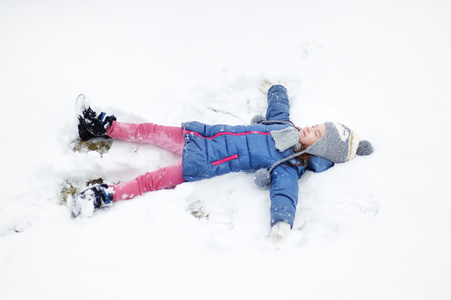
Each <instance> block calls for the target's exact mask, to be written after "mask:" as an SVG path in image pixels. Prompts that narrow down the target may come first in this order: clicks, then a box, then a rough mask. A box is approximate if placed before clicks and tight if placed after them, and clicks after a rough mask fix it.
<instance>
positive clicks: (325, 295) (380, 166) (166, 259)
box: [0, 0, 451, 299]
mask: <svg viewBox="0 0 451 300" xmlns="http://www.w3.org/2000/svg"><path fill="white" fill-rule="evenodd" d="M450 15H451V2H449V1H445V0H432V1H424V0H423V1H420V0H413V1H403V0H400V1H385V0H383V1H372V0H369V1H357V0H337V1H326V0H319V1H287V0H281V1H242V0H241V1H235V0H228V1H205V0H204V1H201V0H193V1H180V0H179V1H144V0H128V1H106V0H97V1H71V0H68V1H56V0H46V1H27V0H23V1H13V0H3V1H1V3H0V40H1V47H0V66H1V67H0V82H1V88H0V99H1V103H2V109H1V113H2V118H1V120H0V130H1V137H2V144H1V147H0V149H1V155H0V163H1V171H0V176H1V177H0V191H1V193H0V299H124V298H127V299H153V298H156V299H276V298H287V299H288V297H289V299H450V297H451V285H450V284H449V278H451V258H450V253H451V237H450V234H449V232H450V231H451V201H450V200H451V195H450V191H449V188H448V185H449V184H448V181H449V171H448V170H449V167H450V162H449V159H448V156H449V149H450V147H451V137H450V134H449V133H448V130H447V128H448V127H447V120H448V119H449V113H450V111H449V104H447V101H449V99H450V98H451V89H450V82H451V68H450V67H451V60H450V53H451V39H450V32H451V22H450V21H449V16H450ZM266 78H269V79H273V80H278V79H282V80H285V81H286V82H287V87H288V92H289V95H290V99H291V100H292V107H291V109H292V110H291V112H292V113H291V115H292V120H293V121H294V122H295V123H296V124H298V125H299V126H304V125H309V124H316V123H322V122H324V121H338V122H343V123H344V124H346V125H348V126H349V127H351V128H353V129H354V130H356V131H357V132H358V133H359V135H360V137H361V138H362V139H368V140H370V141H371V142H372V143H373V146H374V149H375V152H374V154H373V155H371V156H368V157H357V158H355V159H354V160H353V161H351V162H349V163H346V164H340V165H336V166H335V167H334V168H332V169H331V170H328V171H327V172H324V173H321V174H311V173H309V174H306V175H305V176H304V177H303V178H302V179H301V180H300V182H299V185H300V203H299V205H298V211H297V215H296V221H295V226H294V227H295V230H293V231H292V233H291V234H290V236H289V237H288V239H287V240H286V241H285V243H280V244H276V245H274V244H273V243H272V242H271V240H270V238H269V234H270V226H269V196H268V191H265V190H259V189H258V188H257V187H255V186H254V184H253V180H252V175H250V174H229V175H226V176H222V177H218V178H213V179H210V180H204V181H200V182H196V183H185V184H183V185H181V186H179V187H177V188H176V189H173V190H163V191H159V192H154V193H149V194H146V195H145V196H142V197H138V198H135V199H133V200H131V201H124V202H120V203H116V204H115V205H114V206H113V207H112V208H110V209H105V210H101V211H99V212H97V213H95V215H94V216H93V217H91V218H86V219H77V220H74V219H73V218H72V217H71V215H70V212H69V210H68V208H67V207H66V206H64V205H59V199H58V193H59V190H60V189H61V187H62V185H63V184H64V182H65V180H67V179H68V180H72V181H78V182H82V181H84V180H87V179H93V178H97V177H103V178H105V179H107V180H109V181H112V182H119V181H124V180H129V179H132V178H134V177H135V176H137V175H139V174H142V173H144V172H147V171H151V170H154V169H156V168H159V167H162V166H164V165H167V164H171V163H173V162H175V161H176V159H177V157H175V156H174V155H173V154H170V153H167V152H165V151H163V150H160V149H157V148H155V147H153V146H149V145H138V144H128V143H123V142H114V144H113V147H112V149H111V150H110V151H109V152H108V153H106V154H104V155H103V157H101V156H100V155H99V154H98V153H95V152H90V153H74V152H72V151H71V149H70V143H71V141H73V140H74V139H75V137H76V134H77V131H76V125H77V121H76V118H75V114H74V109H75V108H74V103H75V99H76V97H77V95H79V94H80V93H84V94H87V95H88V96H90V98H91V101H92V106H93V108H94V109H95V110H97V111H106V112H107V113H114V114H115V115H116V116H117V117H118V119H119V120H121V121H129V122H146V121H149V122H154V123H161V124H165V125H173V126H178V125H179V124H180V123H181V122H182V121H188V120H198V121H202V122H206V123H228V124H247V123H249V121H250V119H251V118H252V117H253V116H254V115H255V114H259V113H264V112H265V109H266V100H265V98H264V96H263V95H262V94H261V93H260V91H259V89H258V85H259V83H260V82H261V80H263V79H266ZM193 209H195V210H196V209H197V210H201V212H202V213H204V214H205V215H208V218H207V217H204V218H201V219H197V218H195V217H194V216H193V215H192V214H191V211H190V210H193Z"/></svg>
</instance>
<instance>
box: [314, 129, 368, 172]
mask: <svg viewBox="0 0 451 300" xmlns="http://www.w3.org/2000/svg"><path fill="white" fill-rule="evenodd" d="M326 127H327V130H326V134H324V136H323V137H321V138H320V139H319V140H318V141H317V142H315V143H314V144H313V145H311V146H310V147H308V148H307V151H306V152H307V153H309V154H311V155H314V156H318V157H321V158H324V159H327V160H329V161H331V162H334V163H342V162H346V161H349V160H351V159H353V158H354V157H355V155H356V154H358V155H369V154H371V153H373V147H372V145H371V143H370V142H368V141H360V139H359V136H358V135H357V133H356V132H354V131H352V130H351V129H349V128H348V127H347V126H345V125H343V124H340V123H332V122H326Z"/></svg>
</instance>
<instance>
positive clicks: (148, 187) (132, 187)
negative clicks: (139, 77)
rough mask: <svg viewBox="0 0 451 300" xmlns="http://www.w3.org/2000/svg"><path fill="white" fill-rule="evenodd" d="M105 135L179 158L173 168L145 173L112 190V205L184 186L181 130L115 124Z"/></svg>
mask: <svg viewBox="0 0 451 300" xmlns="http://www.w3.org/2000/svg"><path fill="white" fill-rule="evenodd" d="M107 135H108V136H109V137H110V138H112V139H116V140H123V141H128V142H142V143H151V144H154V145H156V146H159V147H161V148H164V149H166V150H169V151H171V152H174V153H176V154H178V155H180V159H179V160H178V161H177V163H175V164H174V165H172V166H168V167H164V168H161V169H159V170H157V171H154V172H150V173H145V174H143V175H141V176H138V177H136V178H135V179H133V180H130V181H127V182H123V183H120V184H117V185H115V186H113V187H114V191H115V193H114V200H113V201H114V202H116V201H118V200H128V199H132V198H134V197H136V196H139V195H142V194H143V193H146V192H150V191H156V190H161V189H165V188H171V187H174V186H176V185H178V184H181V183H183V182H184V181H185V180H184V179H183V171H182V157H181V156H182V152H183V145H184V144H185V139H184V136H183V129H182V128H181V127H170V126H161V125H156V124H153V123H144V124H132V123H121V122H116V121H114V122H113V124H112V125H111V127H110V128H109V129H108V131H107Z"/></svg>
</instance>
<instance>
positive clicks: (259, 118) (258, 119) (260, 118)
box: [251, 115, 266, 124]
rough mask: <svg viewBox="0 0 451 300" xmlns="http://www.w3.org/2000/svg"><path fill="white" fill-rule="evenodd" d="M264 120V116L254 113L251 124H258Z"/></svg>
mask: <svg viewBox="0 0 451 300" xmlns="http://www.w3.org/2000/svg"><path fill="white" fill-rule="evenodd" d="M265 121H266V118H265V117H263V116H262V115H255V116H254V117H252V120H251V124H260V123H263V122H265Z"/></svg>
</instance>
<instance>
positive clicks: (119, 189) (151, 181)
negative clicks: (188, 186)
mask: <svg viewBox="0 0 451 300" xmlns="http://www.w3.org/2000/svg"><path fill="white" fill-rule="evenodd" d="M184 181H185V180H184V179H183V172H182V158H180V159H179V161H178V162H177V163H176V164H174V165H172V166H168V167H164V168H161V169H159V170H157V171H155V172H151V173H146V174H144V175H141V176H138V177H136V178H135V179H133V180H130V181H128V182H123V183H120V184H118V185H115V186H114V198H113V201H114V202H116V201H119V200H129V199H132V198H134V197H136V196H139V195H142V194H143V193H146V192H150V191H157V190H161V189H165V188H170V187H174V186H176V185H178V184H181V183H183V182H184Z"/></svg>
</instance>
